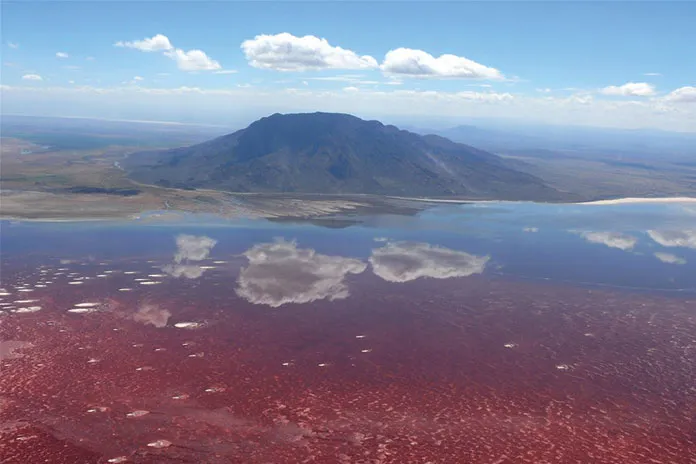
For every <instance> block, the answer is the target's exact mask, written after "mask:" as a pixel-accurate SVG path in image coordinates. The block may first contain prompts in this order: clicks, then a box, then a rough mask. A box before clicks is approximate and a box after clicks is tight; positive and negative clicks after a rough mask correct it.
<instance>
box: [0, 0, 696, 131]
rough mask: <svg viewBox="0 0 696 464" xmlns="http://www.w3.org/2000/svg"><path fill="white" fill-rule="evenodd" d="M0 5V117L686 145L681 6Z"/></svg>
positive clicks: (688, 67)
mask: <svg viewBox="0 0 696 464" xmlns="http://www.w3.org/2000/svg"><path fill="white" fill-rule="evenodd" d="M2 10H3V11H2V13H3V34H2V41H3V43H2V55H3V56H2V62H3V74H2V88H1V89H2V104H3V114H8V113H19V114H32V115H45V116H73V117H87V118H105V119H123V120H141V121H142V120H150V121H170V122H187V123H202V124H216V125H237V126H243V125H245V124H246V123H249V122H251V121H252V120H254V119H257V118H259V117H261V116H266V115H268V114H272V113H276V112H282V113H288V112H313V111H327V112H342V113H350V114H355V115H357V116H359V117H362V118H366V119H380V120H383V121H388V122H401V123H409V124H427V122H428V121H435V120H439V121H442V122H443V125H445V124H448V123H449V122H450V121H451V122H452V125H456V124H457V123H462V121H469V120H472V119H487V118H490V119H503V118H504V119H506V120H510V121H516V120H522V119H524V120H525V121H526V122H528V123H534V124H554V125H580V126H596V127H612V128H626V129H637V128H644V129H660V130H668V131H677V132H696V86H694V85H695V83H694V81H693V80H690V79H689V78H690V76H694V75H696V63H694V62H693V61H688V60H685V59H684V57H685V56H688V47H689V45H688V44H690V43H694V42H696V31H694V30H693V28H692V27H691V24H690V21H689V19H690V18H693V17H694V14H695V13H696V6H695V5H693V4H689V3H687V2H684V3H670V4H664V3H662V4H653V3H634V4H632V5H631V8H630V10H629V11H627V10H626V8H625V5H623V4H622V3H619V2H617V3H577V4H576V3H571V4H569V3H565V2H563V3H544V4H530V3H521V2H519V3H518V2H516V3H505V4H504V5H503V4H500V3H497V2H495V3H488V4H474V3H465V4H446V6H445V5H442V4H440V5H433V4H428V3H425V2H419V3H405V4H400V5H398V7H397V6H396V5H394V4H393V3H379V4H365V3H338V2H329V3H311V4H297V3H292V4H291V3H287V2H284V3H266V2H264V3H258V2H252V3H234V4H232V3H223V2H216V3H202V4H201V3H196V4H194V3H188V2H176V3H172V4H171V6H169V7H168V8H163V7H162V3H161V2H160V3H157V2H155V3H145V4H138V5H137V7H136V6H135V4H132V3H114V2H97V3H96V4H84V3H68V2H53V3H51V2H48V3H44V4H43V5H42V8H41V9H40V10H38V9H36V8H34V7H33V6H32V5H31V4H27V3H8V2H4V3H3V5H2ZM385 18H389V28H384V20H385ZM426 24H434V25H437V27H425V26H424V25H426ZM68 30H69V31H71V32H70V34H66V33H65V31H68ZM646 31H650V33H649V34H648V33H646ZM502 32H504V33H502Z"/></svg>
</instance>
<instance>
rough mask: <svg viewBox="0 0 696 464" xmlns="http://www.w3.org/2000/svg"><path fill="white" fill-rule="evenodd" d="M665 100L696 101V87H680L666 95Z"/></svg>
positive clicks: (677, 101) (678, 101)
mask: <svg viewBox="0 0 696 464" xmlns="http://www.w3.org/2000/svg"><path fill="white" fill-rule="evenodd" d="M665 100H667V101H670V102H675V103H696V87H689V86H686V87H680V88H678V89H676V90H673V91H672V92H670V93H669V94H668V95H667V96H665Z"/></svg>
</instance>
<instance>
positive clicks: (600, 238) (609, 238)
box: [580, 232, 638, 251]
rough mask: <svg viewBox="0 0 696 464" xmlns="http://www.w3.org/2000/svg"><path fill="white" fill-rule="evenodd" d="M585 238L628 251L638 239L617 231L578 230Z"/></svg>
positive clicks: (591, 241)
mask: <svg viewBox="0 0 696 464" xmlns="http://www.w3.org/2000/svg"><path fill="white" fill-rule="evenodd" d="M580 236H582V237H583V238H584V239H585V240H587V241H588V242H590V243H599V244H601V245H606V246H608V247H610V248H618V249H619V250H623V251H629V250H632V249H633V247H634V246H636V244H637V243H638V239H637V238H635V237H633V236H631V235H627V234H622V233H619V232H580Z"/></svg>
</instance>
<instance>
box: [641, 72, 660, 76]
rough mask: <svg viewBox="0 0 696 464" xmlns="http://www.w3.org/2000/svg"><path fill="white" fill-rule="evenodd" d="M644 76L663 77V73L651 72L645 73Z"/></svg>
mask: <svg viewBox="0 0 696 464" xmlns="http://www.w3.org/2000/svg"><path fill="white" fill-rule="evenodd" d="M643 75H644V76H661V75H662V73H656V72H649V73H645V74H643Z"/></svg>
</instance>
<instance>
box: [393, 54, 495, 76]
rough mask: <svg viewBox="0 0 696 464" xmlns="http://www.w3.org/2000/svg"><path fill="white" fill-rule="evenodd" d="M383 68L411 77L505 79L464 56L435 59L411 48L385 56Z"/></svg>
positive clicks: (446, 56) (443, 56)
mask: <svg viewBox="0 0 696 464" xmlns="http://www.w3.org/2000/svg"><path fill="white" fill-rule="evenodd" d="M381 68H382V70H383V71H384V72H386V73H389V74H398V75H403V76H411V77H441V78H460V79H502V78H503V75H502V74H501V72H500V71H498V70H497V69H495V68H490V67H488V66H484V65H482V64H479V63H477V62H475V61H472V60H470V59H468V58H464V57H462V56H456V55H449V54H446V55H440V56H439V57H437V58H435V57H434V56H432V55H431V54H429V53H427V52H424V51H423V50H414V49H411V48H397V49H396V50H390V51H389V52H388V53H387V55H386V56H385V58H384V62H383V63H382V66H381Z"/></svg>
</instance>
